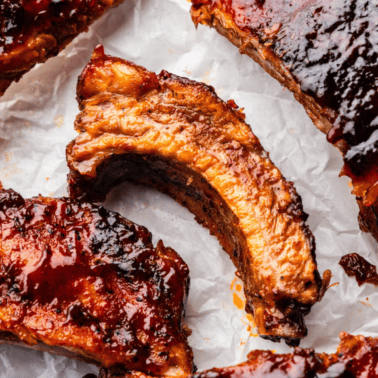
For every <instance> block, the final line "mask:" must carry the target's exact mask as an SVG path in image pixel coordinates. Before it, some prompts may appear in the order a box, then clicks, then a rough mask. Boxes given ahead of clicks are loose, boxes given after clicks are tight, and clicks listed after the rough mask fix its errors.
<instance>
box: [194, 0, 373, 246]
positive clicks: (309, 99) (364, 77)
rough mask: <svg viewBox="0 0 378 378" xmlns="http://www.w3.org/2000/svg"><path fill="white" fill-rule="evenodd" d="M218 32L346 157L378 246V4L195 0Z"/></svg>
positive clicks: (197, 15)
mask: <svg viewBox="0 0 378 378" xmlns="http://www.w3.org/2000/svg"><path fill="white" fill-rule="evenodd" d="M192 4H193V5H192V9H191V13H192V19H193V21H194V23H195V24H196V25H198V24H199V23H202V24H206V25H209V26H211V27H214V28H215V29H216V30H217V31H218V32H219V33H220V34H222V35H224V36H226V37H227V38H228V39H229V40H230V41H231V42H232V43H233V44H235V45H236V46H238V47H239V49H240V52H241V53H245V54H247V55H249V56H250V57H251V58H253V59H254V60H255V61H256V62H257V63H259V64H260V65H261V66H262V67H263V68H264V69H265V70H266V71H267V72H268V73H270V74H271V75H272V76H273V77H274V78H276V79H277V80H278V81H279V82H280V83H281V84H282V85H284V86H286V87H287V88H289V89H290V90H291V91H292V92H293V94H294V96H295V98H296V99H297V100H298V101H299V102H300V103H302V105H304V107H305V110H306V112H307V114H308V115H309V116H310V118H311V119H312V121H313V122H314V124H315V125H316V126H317V127H318V128H319V129H320V130H321V131H323V132H324V133H326V134H327V139H328V140H329V141H330V142H331V143H333V144H334V145H335V146H337V147H338V148H339V149H340V151H341V152H342V155H343V158H344V167H343V169H342V171H341V174H342V175H347V176H349V177H350V178H351V179H352V183H353V194H355V195H356V198H357V202H358V204H359V207H360V216H359V220H360V226H361V228H362V229H363V230H364V231H369V232H371V233H372V235H373V236H374V237H375V238H376V239H377V240H378V202H377V199H378V148H377V147H378V106H377V104H378V24H377V19H378V4H377V2H375V1H366V0H356V1H350V0H338V1H328V0H297V1H294V0H193V1H192Z"/></svg>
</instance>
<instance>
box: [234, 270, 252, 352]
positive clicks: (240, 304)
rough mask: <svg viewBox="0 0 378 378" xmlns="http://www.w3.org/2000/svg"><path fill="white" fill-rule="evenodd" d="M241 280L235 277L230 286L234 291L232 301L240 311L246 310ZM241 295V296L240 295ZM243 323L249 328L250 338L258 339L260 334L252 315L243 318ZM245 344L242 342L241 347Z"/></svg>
mask: <svg viewBox="0 0 378 378" xmlns="http://www.w3.org/2000/svg"><path fill="white" fill-rule="evenodd" d="M238 280H239V278H238V277H235V278H234V279H233V280H232V282H231V285H230V289H231V290H232V291H234V292H233V293H232V300H233V303H234V305H235V307H237V308H238V309H239V310H244V308H245V298H244V295H243V285H241V284H240V283H238ZM239 293H240V294H239ZM241 321H242V322H243V323H244V324H245V325H246V326H247V332H248V333H249V336H250V337H257V336H258V334H257V333H256V332H254V328H256V324H255V321H254V319H253V316H252V315H251V314H246V315H245V316H244V317H243V318H241ZM243 343H245V342H244V341H241V345H243Z"/></svg>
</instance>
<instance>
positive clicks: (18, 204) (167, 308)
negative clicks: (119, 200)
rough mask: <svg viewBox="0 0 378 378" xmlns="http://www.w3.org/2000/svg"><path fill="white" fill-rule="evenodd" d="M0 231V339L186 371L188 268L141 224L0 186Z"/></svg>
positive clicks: (138, 367) (149, 368) (126, 366)
mask: <svg viewBox="0 0 378 378" xmlns="http://www.w3.org/2000/svg"><path fill="white" fill-rule="evenodd" d="M0 232H1V239H0V343H9V344H16V345H21V346H27V347H31V348H35V349H39V350H44V351H49V352H52V353H57V354H61V355H64V356H67V357H71V358H76V359H79V360H83V361H86V362H89V363H93V364H96V365H99V366H101V367H103V368H104V369H105V368H106V370H107V371H109V372H113V371H117V372H120V373H123V374H125V372H126V371H128V372H130V371H140V372H143V373H145V374H151V375H154V376H165V377H181V376H185V375H187V374H189V373H191V372H192V370H193V356H192V351H191V348H190V347H189V345H188V343H187V339H186V334H185V332H184V331H185V330H184V329H183V328H182V327H183V325H182V320H183V310H184V307H183V306H184V300H185V298H186V295H187V291H188V289H189V270H188V267H187V265H186V264H185V263H184V261H183V260H182V259H181V258H180V256H179V255H178V254H177V253H176V252H175V251H174V250H172V249H171V248H166V247H164V245H163V243H162V242H161V241H160V242H159V243H158V245H157V247H156V248H154V247H153V245H152V242H151V234H150V233H149V232H148V230H147V229H146V228H144V227H141V226H138V225H136V224H134V223H132V222H131V221H129V220H127V219H125V218H123V217H121V216H120V215H119V214H117V213H114V212H111V211H107V210H105V209H104V208H103V207H99V206H95V205H92V204H89V203H79V202H77V201H75V200H72V199H68V198H60V199H55V198H46V197H36V198H32V199H24V198H22V197H21V196H20V195H19V194H17V193H16V192H14V191H12V190H4V189H1V190H0Z"/></svg>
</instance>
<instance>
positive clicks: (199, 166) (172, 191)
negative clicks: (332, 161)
mask: <svg viewBox="0 0 378 378" xmlns="http://www.w3.org/2000/svg"><path fill="white" fill-rule="evenodd" d="M77 96H78V100H79V106H80V109H81V110H82V112H81V113H80V114H79V115H78V117H77V119H76V123H75V128H76V130H77V131H79V132H80V135H79V136H78V137H77V138H76V139H75V140H74V141H72V142H71V143H70V144H69V146H68V147H67V160H68V164H69V168H70V170H71V172H70V175H69V185H70V187H69V190H70V194H71V196H73V197H76V198H84V199H86V200H87V199H89V200H103V199H104V198H105V196H106V194H107V192H108V191H109V190H110V189H111V188H112V187H114V186H115V185H117V184H118V183H120V182H121V181H124V180H130V181H132V182H135V183H141V184H146V185H150V186H152V187H154V188H156V189H158V190H160V191H162V192H163V193H166V194H168V195H170V196H172V197H173V198H174V199H175V200H177V201H178V202H179V203H181V204H182V205H184V206H186V207H187V208H188V209H189V210H190V211H191V212H193V213H194V214H195V215H196V217H197V220H198V221H199V222H200V223H202V224H203V225H204V226H205V227H208V228H209V229H210V232H211V233H212V234H213V235H216V236H217V237H218V239H219V241H220V243H221V244H222V246H223V247H224V249H225V250H226V251H227V252H228V253H229V255H230V257H231V258H232V260H233V262H234V264H235V266H236V267H237V269H238V271H239V273H240V275H241V278H242V279H243V281H244V284H245V285H244V286H245V294H246V297H247V305H246V311H248V312H250V313H253V315H254V317H255V321H256V324H257V326H258V330H259V333H260V335H262V336H264V337H267V338H270V339H273V340H279V339H280V338H284V339H285V340H286V341H287V342H291V343H297V342H298V339H299V338H302V337H304V336H305V335H306V327H305V325H304V322H303V315H304V314H307V313H308V312H309V311H310V308H311V306H312V305H313V304H314V303H316V302H317V301H318V300H319V299H320V296H321V284H322V281H321V279H320V277H319V274H318V271H317V267H316V262H315V252H314V251H315V242H314V238H313V236H312V234H311V232H310V231H309V229H308V227H307V226H306V225H305V219H306V216H305V214H304V213H303V211H302V205H301V201H300V197H299V196H298V195H297V193H296V191H295V189H294V188H293V184H292V183H290V182H287V181H286V180H285V179H284V178H283V177H282V175H281V173H280V172H279V170H278V169H277V168H276V167H275V166H274V165H273V163H272V162H271V161H270V159H269V157H268V154H267V153H266V152H265V151H264V150H263V148H262V146H261V144H260V142H259V140H258V139H257V137H256V136H255V135H254V134H253V133H252V131H251V129H250V127H249V126H248V125H247V124H246V123H245V122H244V115H243V113H242V112H241V111H239V110H238V108H237V106H236V105H235V103H234V102H233V101H232V100H230V101H229V102H228V103H225V102H223V101H222V100H220V99H219V98H218V97H217V96H216V94H215V92H214V90H213V89H212V88H211V87H209V86H207V85H205V84H202V83H196V82H193V81H190V80H188V79H185V78H181V77H178V76H175V75H172V74H170V73H168V72H166V71H163V72H161V73H160V75H158V76H156V75H155V74H154V73H152V72H149V71H147V70H145V69H144V68H142V67H138V66H135V65H134V64H133V63H130V62H127V61H124V60H121V59H118V58H113V57H110V56H107V55H104V51H103V48H102V47H98V48H97V49H96V50H95V53H94V55H93V57H92V60H91V61H90V62H89V64H88V65H87V67H86V68H85V69H84V71H83V73H82V75H81V77H80V78H79V82H78V87H77Z"/></svg>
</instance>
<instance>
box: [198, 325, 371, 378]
mask: <svg viewBox="0 0 378 378" xmlns="http://www.w3.org/2000/svg"><path fill="white" fill-rule="evenodd" d="M340 339H341V342H340V344H339V346H338V348H337V352H336V353H333V354H326V353H315V352H314V350H313V349H301V348H295V350H294V352H292V353H288V354H275V353H273V352H272V351H270V350H255V351H252V352H251V353H249V355H248V360H247V361H246V362H244V363H241V364H239V365H236V366H232V367H225V368H214V369H211V370H207V371H204V372H201V373H198V374H194V375H192V378H241V377H243V378H261V377H264V378H303V377H314V378H315V377H322V378H347V377H348V378H361V377H365V378H375V377H376V376H377V369H378V339H376V338H371V337H363V336H352V335H348V334H347V333H344V332H343V333H341V334H340Z"/></svg>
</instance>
